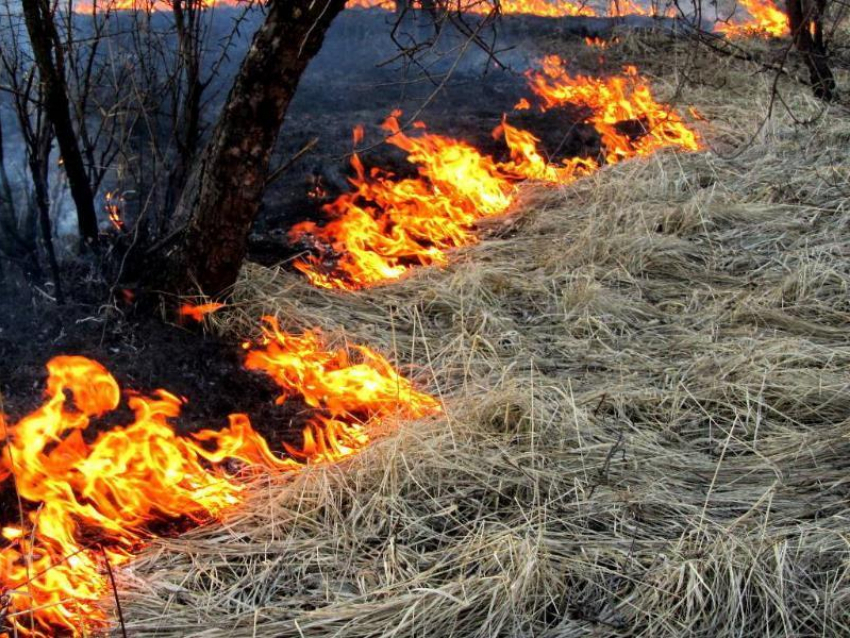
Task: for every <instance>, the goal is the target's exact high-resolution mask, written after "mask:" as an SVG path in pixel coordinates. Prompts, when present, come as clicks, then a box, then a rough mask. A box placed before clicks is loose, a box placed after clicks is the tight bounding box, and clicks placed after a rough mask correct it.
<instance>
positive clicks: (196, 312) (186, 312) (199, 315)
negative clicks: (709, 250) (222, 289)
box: [178, 301, 224, 322]
mask: <svg viewBox="0 0 850 638" xmlns="http://www.w3.org/2000/svg"><path fill="white" fill-rule="evenodd" d="M222 308H224V304H223V303H219V302H216V301H211V302H209V303H203V304H198V305H194V304H190V303H187V304H183V305H182V306H180V310H178V314H179V315H180V316H181V317H188V318H189V319H194V320H195V321H197V322H201V321H203V320H204V317H206V316H207V315H209V314H212V313H214V312H218V311H219V310H221V309H222Z"/></svg>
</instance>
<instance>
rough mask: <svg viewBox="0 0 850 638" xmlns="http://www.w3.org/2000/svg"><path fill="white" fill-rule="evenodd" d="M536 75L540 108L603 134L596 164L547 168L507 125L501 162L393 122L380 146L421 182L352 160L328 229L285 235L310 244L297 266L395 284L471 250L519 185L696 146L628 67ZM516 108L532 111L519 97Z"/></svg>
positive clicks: (316, 277) (306, 227)
mask: <svg viewBox="0 0 850 638" xmlns="http://www.w3.org/2000/svg"><path fill="white" fill-rule="evenodd" d="M542 67H543V68H542V71H539V72H531V73H529V74H528V79H529V84H530V86H531V89H532V91H533V92H534V94H535V95H536V99H537V100H538V101H539V102H540V105H539V108H540V109H541V110H544V111H545V110H547V109H550V108H553V107H556V106H560V105H562V104H566V103H572V104H577V105H582V106H584V107H585V108H586V109H587V111H588V112H589V115H588V116H587V119H586V121H587V122H588V123H589V124H591V125H592V126H593V127H594V128H595V129H596V130H597V132H598V133H599V135H600V138H601V141H602V145H603V147H604V152H603V155H602V157H600V158H598V159H597V158H588V157H573V158H567V159H565V160H561V161H560V162H554V163H553V162H551V161H549V159H548V158H546V157H545V156H544V154H543V153H542V152H541V150H540V145H539V142H540V140H539V139H538V138H537V137H535V136H534V135H533V134H532V133H530V132H529V131H525V130H522V129H519V128H517V127H514V126H512V125H511V124H509V123H508V122H507V118H504V119H503V121H502V123H501V124H500V125H499V126H498V127H497V128H496V129H495V130H494V132H493V134H494V136H495V137H496V139H503V140H504V142H505V144H506V146H507V149H508V152H509V155H510V160H509V161H504V162H498V161H496V160H494V159H492V158H490V157H487V156H484V155H482V154H481V153H479V152H478V151H477V150H476V149H475V148H473V147H472V146H470V145H468V144H467V143H465V142H463V141H460V140H454V139H450V138H446V137H443V136H440V135H436V134H433V133H421V134H420V135H418V136H416V137H411V136H408V135H407V134H405V133H403V132H402V131H401V130H400V129H399V124H398V114H394V115H393V116H391V117H390V118H389V119H388V120H387V121H386V122H385V123H384V129H385V130H386V131H387V133H389V134H390V137H389V138H388V140H387V141H388V142H389V143H390V144H393V145H395V146H397V147H399V148H401V149H404V150H405V151H406V152H407V160H408V161H409V162H410V163H411V164H413V165H414V166H416V168H417V172H418V177H416V178H407V179H399V178H398V177H396V176H395V175H393V174H391V173H388V172H386V171H382V170H381V169H378V168H373V169H371V170H370V171H368V172H367V170H366V168H365V167H364V166H363V163H362V161H361V160H360V158H359V157H358V156H357V155H355V156H354V157H353V159H352V166H353V167H354V170H355V173H356V175H355V177H354V178H352V179H351V184H352V186H353V187H354V190H352V191H351V192H349V193H346V194H343V195H342V196H340V197H339V198H338V199H337V200H336V201H334V202H331V203H330V204H327V205H326V206H324V207H323V210H324V212H325V213H326V215H327V216H328V219H329V221H328V222H327V223H325V224H323V225H321V224H317V223H315V222H303V223H301V224H298V225H296V226H295V227H293V228H292V230H291V231H290V239H291V240H293V241H301V242H304V243H306V244H308V245H310V246H311V247H312V249H313V253H314V254H311V255H309V256H307V257H306V258H304V259H302V260H299V261H297V262H296V263H295V264H294V265H295V267H296V268H297V269H298V270H299V271H301V272H303V273H304V274H305V275H306V276H307V278H308V279H309V280H310V282H312V283H313V284H314V285H316V286H319V287H322V288H341V289H346V290H355V289H358V288H362V287H364V286H369V285H374V284H377V283H381V282H385V281H392V280H396V279H399V278H400V277H402V276H403V275H404V274H405V273H407V272H408V271H409V270H410V269H411V268H413V267H415V266H417V265H437V266H441V265H445V264H446V263H447V261H448V256H447V255H446V251H447V250H449V249H451V248H456V247H460V246H465V245H469V244H472V243H474V242H475V241H476V235H475V232H474V225H475V223H476V221H478V220H479V219H481V218H483V217H489V216H493V215H498V214H501V213H504V212H506V211H507V210H509V208H510V206H511V204H512V203H513V201H514V195H515V189H516V184H517V182H519V181H522V180H527V179H531V180H537V181H542V182H545V183H549V184H562V185H563V184H569V183H571V182H573V181H574V180H576V179H578V178H579V177H581V176H584V175H587V174H589V173H591V172H593V171H595V170H596V169H598V168H599V167H600V166H601V165H602V163H608V164H613V163H616V162H620V161H622V160H624V159H628V158H630V157H638V156H645V155H649V154H651V153H653V152H655V151H657V150H659V149H661V148H666V147H673V148H679V149H682V150H689V151H692V150H697V149H698V148H699V147H700V146H699V140H698V138H697V135H696V133H694V132H693V131H692V130H690V129H689V128H688V127H687V126H686V125H685V123H684V122H683V121H682V119H681V118H680V117H679V116H678V115H677V114H676V113H675V112H673V111H672V110H671V109H670V108H669V107H665V106H664V105H662V104H660V103H658V102H657V101H656V100H655V98H654V97H653V95H652V92H651V91H650V89H649V85H648V83H647V82H646V81H645V80H644V79H643V78H641V77H640V76H639V75H638V73H637V70H636V69H635V68H634V67H627V68H626V69H625V72H624V74H623V75H621V76H616V77H612V78H593V77H588V76H583V75H576V76H571V75H569V74H568V73H567V72H566V70H565V69H564V65H563V63H562V61H561V60H560V58H558V57H557V56H549V57H547V58H545V59H544V60H543V64H542ZM516 108H517V110H527V109H531V108H533V107H532V104H531V102H530V101H529V100H528V99H526V98H523V99H522V100H520V102H519V103H518V104H517V106H516ZM417 128H418V129H419V130H420V131H422V130H423V129H424V125H423V124H421V123H420V124H418V125H417Z"/></svg>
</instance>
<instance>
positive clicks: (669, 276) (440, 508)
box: [122, 38, 850, 637]
mask: <svg viewBox="0 0 850 638" xmlns="http://www.w3.org/2000/svg"><path fill="white" fill-rule="evenodd" d="M666 46H667V47H669V48H668V49H666V50H664V54H663V55H659V54H658V50H659V49H658V48H657V47H656V48H655V49H653V48H652V47H650V46H649V45H647V44H646V41H645V40H637V39H632V38H626V39H625V41H624V42H623V43H622V44H621V45H620V47H619V48H615V50H614V51H612V52H611V53H609V56H610V59H611V64H612V65H614V64H616V62H617V61H618V55H619V56H622V59H628V60H632V61H636V62H638V63H639V65H640V66H641V68H643V69H650V70H651V71H652V73H653V75H655V76H656V77H657V80H658V84H657V86H658V89H659V91H660V92H661V93H662V94H663V95H666V96H667V97H670V96H673V95H674V94H675V93H676V91H677V89H678V88H679V87H678V85H679V82H678V80H679V79H681V77H682V74H683V73H684V71H683V69H685V68H687V73H688V75H689V77H691V78H693V79H696V80H700V81H701V82H703V83H702V84H688V83H686V84H685V85H684V86H683V87H681V90H680V95H679V99H680V100H681V101H682V102H683V103H688V104H695V105H696V106H697V108H698V109H699V110H700V112H701V113H703V114H704V115H705V116H706V117H708V119H709V123H707V124H705V125H702V126H703V128H702V130H703V133H704V135H705V136H706V139H707V140H709V142H710V144H711V145H712V146H713V148H715V149H716V150H717V153H714V152H705V153H698V154H693V155H675V154H662V155H659V156H656V157H653V158H651V159H649V160H647V161H637V162H631V163H626V164H623V165H620V166H617V167H613V168H610V169H606V170H604V171H602V172H600V173H599V174H597V175H596V176H594V177H592V178H590V179H586V180H584V181H582V182H580V183H578V184H576V185H574V186H572V187H570V188H567V189H562V190H556V191H546V192H541V191H540V190H535V191H530V192H528V193H526V197H525V199H526V201H525V203H524V205H523V206H522V211H523V212H522V214H521V215H516V216H514V217H511V218H509V220H507V221H508V223H507V224H495V225H494V226H493V227H492V228H490V231H491V233H492V236H491V237H489V238H488V239H487V240H486V241H484V242H482V243H481V244H479V245H478V246H475V247H472V248H470V249H468V250H465V251H462V252H461V253H459V254H457V255H456V256H455V259H454V261H453V264H452V266H451V267H450V268H448V269H446V270H423V271H420V272H418V273H416V275H415V276H413V277H411V278H410V279H408V280H406V281H404V282H402V283H400V284H396V285H392V286H387V287H384V288H376V289H373V290H369V291H365V292H362V293H358V294H336V293H327V292H322V291H318V290H315V289H312V288H310V287H308V286H307V285H305V284H304V282H303V281H302V280H300V279H299V278H298V277H296V276H294V275H292V274H289V273H286V272H278V271H276V270H269V269H264V268H260V267H254V266H252V267H249V268H247V269H246V271H245V275H244V277H243V278H242V281H241V283H240V285H239V290H238V298H239V300H240V303H239V305H238V306H237V307H236V308H235V309H234V310H233V311H232V312H230V314H228V315H225V316H223V317H222V318H220V319H216V321H218V322H219V323H218V326H219V328H221V329H223V330H227V331H231V332H233V333H235V334H240V335H244V334H245V333H246V332H248V331H252V330H254V328H255V326H256V324H257V317H258V316H259V315H260V314H261V313H269V312H270V313H274V314H278V315H279V316H280V317H281V319H282V321H283V323H284V324H285V325H287V326H288V327H289V328H298V327H303V326H312V325H320V326H322V327H323V328H325V329H326V330H327V331H328V332H329V333H330V334H332V335H335V336H337V337H339V338H343V337H345V338H350V339H352V340H356V341H363V342H367V343H369V344H370V345H372V346H376V347H379V348H382V349H383V350H384V351H386V352H388V353H390V354H393V355H394V356H395V359H396V361H398V362H399V363H400V365H402V366H404V367H406V369H407V370H408V372H409V373H410V374H412V375H414V376H415V377H416V378H418V380H419V381H420V382H421V384H422V385H423V386H425V387H428V388H429V389H430V390H432V391H433V392H435V393H438V394H439V395H440V396H441V397H442V398H443V399H444V401H445V405H446V415H445V417H444V418H439V419H435V420H430V421H424V422H418V423H404V424H399V425H398V427H397V428H394V427H390V428H388V429H389V432H388V433H387V434H386V435H385V436H382V437H379V438H378V440H377V441H376V443H375V444H374V445H373V446H371V447H370V448H369V449H368V451H367V452H365V453H364V454H362V455H361V456H359V457H358V458H356V459H354V460H352V461H350V462H347V463H345V464H343V465H340V466H336V467H315V468H310V469H308V470H305V471H304V472H303V473H302V474H300V475H298V476H284V477H268V478H266V479H263V480H262V481H258V483H257V485H256V489H254V490H253V492H252V494H253V495H252V497H251V499H250V502H249V503H248V504H247V506H246V507H244V508H241V509H240V510H239V511H238V512H236V513H234V514H233V516H232V517H230V518H229V519H228V520H227V521H225V522H224V523H223V524H221V525H217V526H213V527H208V528H203V529H199V530H196V531H195V532H193V533H190V534H188V535H186V536H184V537H183V538H180V539H177V540H164V541H160V542H158V543H156V545H155V546H153V547H152V548H151V550H150V551H149V552H148V553H147V554H146V555H145V556H144V557H142V558H141V559H140V560H139V561H138V562H137V563H136V564H135V565H134V567H133V568H132V570H131V571H129V572H127V573H124V574H123V575H122V578H123V585H124V593H123V595H124V597H125V598H126V603H125V613H127V614H128V616H129V619H130V624H129V626H128V630H129V632H130V634H131V635H133V636H232V637H236V636H264V637H271V636H275V637H283V636H293V637H299V636H310V637H314V636H351V637H354V636H356V637H366V636H370V637H372V636H374V637H379V636H380V637H390V636H439V637H448V636H463V637H468V636H469V637H471V636H482V637H484V636H497V635H501V636H547V637H555V636H558V637H568V636H586V635H591V634H592V635H597V636H619V635H653V636H682V635H693V636H706V637H709V636H710V637H714V636H750V635H793V636H803V635H825V636H831V635H847V634H848V633H850V573H848V568H850V563H848V529H850V528H848V515H850V508H848V494H849V493H850V480H848V470H850V438H848V434H850V391H848V390H850V339H848V337H849V336H850V332H848V319H850V296H848V287H850V242H848V227H849V226H850V210H849V207H850V184H848V173H849V172H850V162H848V160H847V157H846V149H847V148H848V141H850V121H848V120H847V119H845V118H844V116H842V115H841V114H840V113H838V112H836V113H825V114H822V115H821V116H820V117H817V118H815V119H814V120H813V121H811V122H810V123H807V124H798V123H795V121H794V118H797V119H798V120H805V119H807V118H813V117H814V116H815V115H817V113H818V112H819V110H820V105H818V104H816V103H814V102H813V101H812V100H811V99H810V98H809V96H808V93H807V92H806V91H805V90H804V89H800V88H799V87H795V86H793V85H792V84H790V83H788V82H781V83H780V86H781V89H782V92H783V99H784V100H785V101H786V103H787V104H788V106H789V107H790V109H791V112H792V113H793V115H794V117H792V116H791V115H790V114H789V112H787V111H785V109H784V107H781V106H780V107H778V108H777V109H776V110H775V114H774V119H773V120H771V121H770V122H768V123H766V124H765V125H763V126H759V123H758V121H757V120H758V119H759V116H760V115H764V114H766V113H767V111H768V95H769V87H770V86H771V83H772V82H773V78H772V77H771V76H770V75H768V74H764V73H761V72H759V71H758V69H757V68H756V67H754V66H748V65H745V64H743V63H740V62H733V61H731V60H725V61H719V60H718V59H717V58H714V57H712V58H709V57H705V56H701V55H694V54H692V53H689V52H688V51H687V50H686V47H685V46H684V45H675V46H674V45H666ZM653 50H655V51H656V52H655V53H654V54H653ZM653 55H655V56H656V59H655V60H654V62H653V60H652V56H653ZM642 56H643V58H645V59H642ZM689 56H690V57H689ZM676 69H678V71H676ZM705 82H710V85H709V84H705ZM845 85H846V83H845ZM750 139H752V142H751V143H750V144H748V145H746V147H743V148H742V147H741V146H740V145H741V144H742V143H744V142H746V141H748V140H750ZM732 149H737V150H735V151H734V152H733V151H732ZM234 408H235V409H236V408H238V406H234Z"/></svg>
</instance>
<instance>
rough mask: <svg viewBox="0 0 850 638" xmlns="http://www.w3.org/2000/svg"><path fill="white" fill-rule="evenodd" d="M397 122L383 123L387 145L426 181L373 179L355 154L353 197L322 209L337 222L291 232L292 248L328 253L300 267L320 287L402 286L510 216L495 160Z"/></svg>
mask: <svg viewBox="0 0 850 638" xmlns="http://www.w3.org/2000/svg"><path fill="white" fill-rule="evenodd" d="M397 118H398V113H395V114H393V115H392V116H390V117H389V118H388V119H387V120H386V122H385V123H384V129H385V130H386V131H387V132H388V133H390V134H391V136H390V137H389V138H388V142H389V143H390V144H393V145H395V146H397V147H399V148H401V149H404V150H405V151H407V153H408V155H407V159H408V161H409V162H410V163H411V164H413V165H415V166H416V167H417V170H418V173H419V177H415V178H407V179H398V178H396V177H395V176H394V175H392V174H391V173H387V172H384V171H381V170H379V169H372V170H371V171H369V172H368V173H367V171H366V168H365V167H364V166H363V163H362V162H361V160H360V158H359V157H358V156H357V155H356V154H355V155H354V156H353V157H352V166H353V168H354V170H355V173H356V176H355V177H354V178H352V180H351V183H352V185H353V186H354V190H353V191H352V192H350V193H346V194H343V195H342V196H340V197H339V198H338V199H337V200H336V201H334V202H331V203H330V204H328V205H326V206H324V207H323V210H324V211H325V213H326V214H327V215H328V217H329V218H330V219H331V221H330V222H329V223H327V224H325V225H324V226H318V225H317V224H315V223H314V222H304V223H301V224H298V225H296V226H295V227H293V229H292V231H291V234H290V236H291V238H292V239H293V240H299V239H302V238H307V237H309V238H310V239H311V241H312V242H313V243H315V244H316V245H317V246H321V247H322V248H321V250H320V253H321V254H320V255H319V256H318V257H317V256H308V257H307V258H306V259H304V260H300V261H298V262H296V263H295V267H296V268H297V269H298V270H300V271H301V272H303V273H304V274H306V275H307V277H308V278H309V279H310V281H311V282H312V283H313V284H315V285H317V286H320V287H324V288H346V289H355V288H359V287H361V286H363V285H369V284H375V283H378V282H381V281H386V280H392V279H398V278H399V277H401V276H402V275H404V274H405V273H406V272H407V271H408V270H409V269H410V268H411V267H412V266H413V265H443V264H445V263H446V262H447V257H446V253H445V251H446V250H447V249H449V248H455V247H458V246H463V245H466V244H469V243H472V242H473V241H475V237H474V234H473V231H472V225H473V224H474V223H475V221H476V220H477V219H480V218H481V217H484V216H488V215H497V214H499V213H503V212H504V211H505V210H507V208H508V207H509V206H510V204H511V202H512V193H513V186H512V184H511V183H510V181H509V180H508V179H507V178H506V177H505V176H503V175H501V174H500V170H499V167H498V165H497V164H496V162H495V161H493V160H492V159H491V158H488V157H486V156H484V155H482V154H481V153H479V152H478V151H477V150H475V149H474V148H473V147H472V146H470V145H468V144H466V143H465V142H461V141H458V140H453V139H450V138H447V137H443V136H440V135H434V134H430V133H425V134H422V135H419V136H418V137H415V138H413V137H409V136H408V135H406V134H405V133H403V132H402V131H401V130H400V128H399V124H398V119H397ZM421 129H422V127H421V126H420V130H421ZM336 255H338V256H339V258H338V259H335V258H334V256H336ZM328 260H330V261H332V262H333V263H332V264H331V268H330V269H329V268H328V267H327V266H326V263H325V262H326V261H328Z"/></svg>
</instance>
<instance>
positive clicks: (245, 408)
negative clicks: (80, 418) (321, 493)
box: [0, 286, 314, 526]
mask: <svg viewBox="0 0 850 638" xmlns="http://www.w3.org/2000/svg"><path fill="white" fill-rule="evenodd" d="M81 296H88V295H81ZM91 296H92V298H95V297H97V295H96V294H95V291H92V292H91ZM123 313H124V314H122V312H119V310H118V309H108V310H106V309H104V308H102V307H98V305H96V304H90V303H86V302H83V301H78V302H76V303H71V304H68V305H67V306H65V307H62V308H58V307H57V306H56V305H55V304H53V303H52V302H50V301H48V300H46V299H43V298H39V297H33V296H31V295H29V294H28V293H27V292H26V291H25V290H23V289H20V288H12V287H11V286H7V287H5V288H3V287H0V362H2V364H0V393H2V402H3V403H2V406H0V407H2V411H3V412H4V413H5V414H6V415H7V420H8V422H9V423H12V424H14V423H15V422H16V421H17V420H18V419H19V418H21V417H22V416H24V415H26V414H28V413H29V412H31V411H32V410H33V409H35V408H37V407H38V406H39V405H41V404H42V402H43V396H44V394H43V393H44V388H45V381H46V379H47V370H46V368H45V365H46V364H47V362H48V361H49V360H50V359H51V358H52V357H54V356H57V355H82V356H86V357H89V358H92V359H95V360H97V361H99V362H100V363H102V364H103V365H104V366H106V368H107V369H108V370H109V371H110V372H111V373H112V375H113V376H114V377H115V378H116V380H117V381H118V383H119V385H120V386H121V388H122V390H124V391H128V390H131V391H135V392H138V393H140V394H143V395H146V396H147V395H151V394H152V393H153V392H154V390H156V389H159V388H163V389H166V390H168V391H170V392H172V393H173V394H176V395H178V396H180V397H185V398H186V399H187V403H186V405H185V407H184V409H183V411H182V414H181V416H180V417H179V418H178V419H176V420H175V422H174V425H175V428H176V429H177V430H178V431H179V432H181V433H188V432H192V431H197V430H200V429H204V428H209V429H220V428H223V427H225V426H226V425H227V416H228V415H229V414H232V413H237V412H241V413H245V414H247V415H248V416H249V417H250V419H251V423H252V424H253V425H254V427H255V428H256V429H257V430H258V431H259V432H260V433H261V434H262V435H263V436H264V437H265V438H266V439H267V440H268V442H269V445H270V447H271V449H272V451H275V452H282V451H283V442H284V441H286V442H289V443H291V444H294V445H300V443H301V435H300V433H301V430H302V428H303V426H304V423H305V421H306V419H307V418H308V417H309V416H310V415H311V414H314V412H313V411H312V410H311V409H310V408H308V407H307V406H306V405H304V404H303V403H302V402H301V401H298V400H287V401H286V402H285V403H284V404H283V405H275V398H276V397H277V396H278V395H279V391H278V388H277V386H276V385H275V384H274V383H273V382H271V381H270V380H269V379H268V378H267V377H266V376H265V375H263V374H261V373H257V372H249V371H247V370H245V369H244V368H243V367H242V354H241V353H242V352H243V351H242V349H241V348H240V347H239V344H238V343H233V342H229V341H225V340H222V339H219V338H217V337H214V336H210V335H205V334H203V332H202V331H201V330H200V329H199V328H198V326H197V325H189V326H180V325H177V324H176V323H169V322H164V321H161V320H159V319H157V318H152V317H150V316H140V317H133V316H132V313H131V312H130V310H129V309H124V311H123ZM131 422H132V414H131V412H130V411H129V409H128V408H127V407H126V403H125V404H122V407H121V408H119V409H118V410H116V411H115V412H114V413H111V414H109V415H107V416H105V417H104V418H103V419H101V420H98V421H96V422H94V423H93V424H92V426H91V428H90V431H89V432H87V434H86V438H87V439H88V440H89V441H91V440H92V439H93V438H94V437H95V436H96V435H97V433H98V432H100V431H103V430H105V429H108V428H110V427H115V426H120V425H126V424H128V423H131ZM17 519H18V510H17V498H16V496H15V493H14V489H13V487H12V484H11V481H8V480H7V481H6V482H4V483H0V526H2V524H4V523H10V522H14V521H16V520H17Z"/></svg>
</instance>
